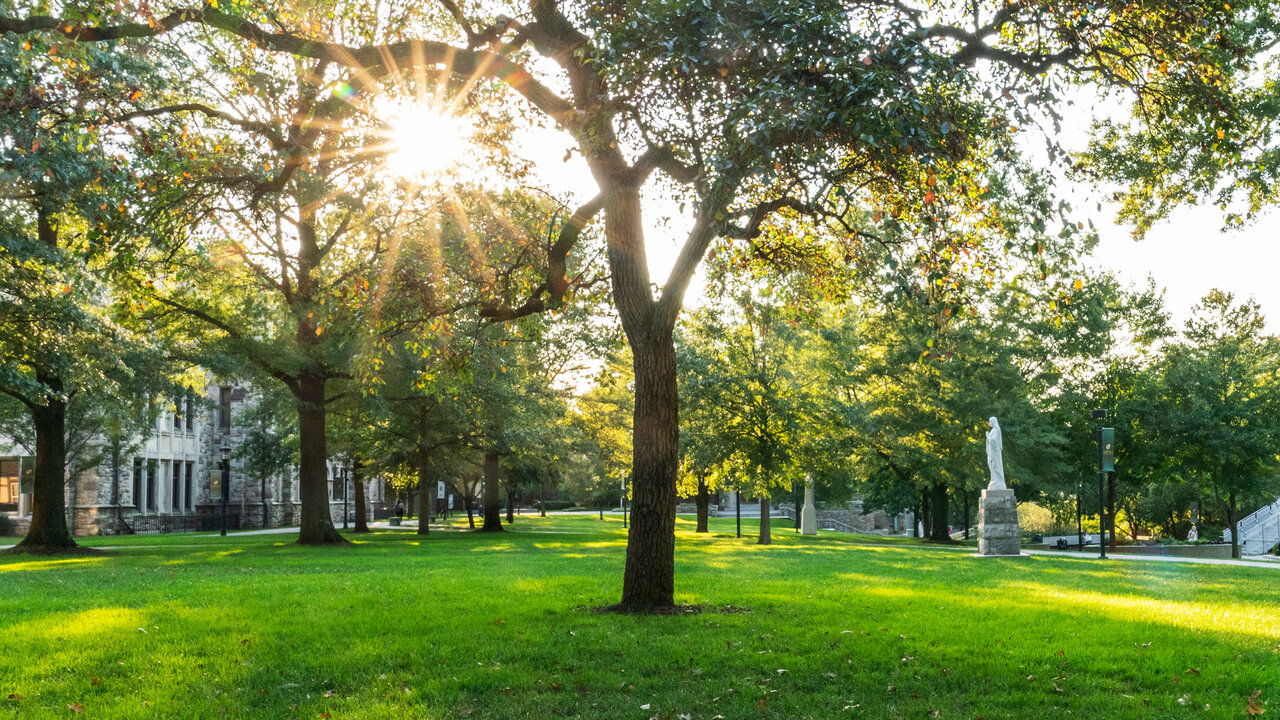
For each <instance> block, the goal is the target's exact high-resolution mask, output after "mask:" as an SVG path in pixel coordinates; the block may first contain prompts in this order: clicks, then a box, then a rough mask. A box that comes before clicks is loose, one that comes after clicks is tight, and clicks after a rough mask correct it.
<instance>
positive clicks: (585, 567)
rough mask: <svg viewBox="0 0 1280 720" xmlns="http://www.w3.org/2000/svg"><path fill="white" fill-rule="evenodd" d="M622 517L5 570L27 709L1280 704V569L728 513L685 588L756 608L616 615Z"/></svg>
mask: <svg viewBox="0 0 1280 720" xmlns="http://www.w3.org/2000/svg"><path fill="white" fill-rule="evenodd" d="M607 517H608V519H607V520H606V521H603V522H602V521H600V520H599V519H598V516H596V515H552V516H551V517H548V518H545V519H542V518H533V517H528V516H525V517H522V518H519V519H518V520H517V522H516V524H515V525H514V526H513V527H512V528H511V531H510V532H507V533H502V534H495V535H486V534H478V533H469V532H463V531H461V530H462V526H464V525H465V522H466V521H465V518H464V519H461V520H459V519H458V518H456V517H455V518H453V519H451V520H450V521H449V523H448V525H449V526H450V527H452V528H453V529H454V531H451V532H437V531H436V529H435V528H433V530H432V533H431V534H430V535H428V536H419V535H416V534H415V533H414V531H413V529H412V528H396V529H389V530H377V531H375V532H373V533H370V534H367V535H351V536H350V537H351V538H352V539H353V540H356V541H357V544H356V545H355V546H354V547H346V548H311V547H300V546H297V545H296V544H295V543H294V542H293V540H294V538H293V537H291V536H289V535H256V536H255V535H240V536H234V535H233V536H231V537H227V538H219V537H216V536H213V537H207V536H193V535H172V536H146V537H142V536H135V537H121V538H95V539H92V540H90V541H88V544H91V545H96V546H109V547H114V548H118V549H116V550H113V554H112V555H109V556H102V557H93V558H73V559H71V560H68V561H60V560H57V559H51V558H41V559H39V560H38V561H36V560H33V559H32V558H21V557H18V558H0V627H2V628H4V632H3V633H0V718H7V717H13V718H18V717H23V718H26V717H36V718H43V717H64V716H71V715H72V714H73V713H72V711H70V710H68V709H67V706H68V705H69V704H80V705H83V706H84V708H85V716H87V717H105V718H138V717H158V718H159V717H163V718H170V717H183V718H223V717H228V716H230V717H264V718H275V717H298V718H306V717H310V718H316V717H321V716H322V714H323V713H328V717H331V718H386V717H404V718H463V717H467V718H517V717H520V718H524V717H538V718H542V717H557V716H558V717H582V718H635V719H637V720H646V719H648V718H651V717H653V716H654V715H657V716H658V717H660V718H669V719H671V720H675V719H676V718H679V717H680V716H681V715H687V716H688V717H689V718H696V719H699V720H712V719H713V718H715V716H717V715H722V716H723V717H724V718H742V717H750V718H803V717H815V718H818V717H821V718H827V717H841V718H843V717H858V718H894V717H899V716H900V717H904V718H908V717H920V718H928V717H934V713H935V712H936V713H937V717H944V718H973V717H976V716H979V715H980V716H983V717H985V718H998V717H1007V718H1046V719H1053V720H1060V719H1061V718H1067V717H1091V718H1113V717H1134V718H1145V717H1153V718H1154V717H1160V718H1165V717H1175V718H1183V717H1185V718H1192V717H1195V718H1202V717H1210V718H1212V717H1220V718H1227V717H1231V718H1235V717H1239V716H1240V715H1241V714H1242V713H1243V712H1244V709H1245V707H1246V702H1247V698H1248V696H1249V694H1251V693H1252V692H1254V691H1255V690H1257V691H1261V694H1260V695H1259V702H1261V703H1262V705H1263V707H1270V705H1273V704H1275V703H1276V702H1277V699H1278V698H1280V643H1278V642H1277V637H1278V636H1280V620H1278V619H1277V618H1278V617H1280V614H1278V613H1277V610H1280V605H1278V601H1280V593H1277V592H1276V588H1277V587H1278V586H1280V569H1278V570H1268V569H1252V568H1236V567H1223V566H1211V565H1186V564H1176V563H1143V562H1131V561H1123V560H1112V561H1108V562H1099V561H1097V560H1094V559H1090V558H1080V557H1072V556H1062V557H1057V556H1051V557H1046V556H1035V557H1027V558H1019V559H1011V560H995V561H993V560H989V559H980V558H975V557H973V556H972V554H973V549H972V548H970V547H961V548H949V547H938V546H930V545H921V544H918V543H911V542H909V541H904V540H902V539H900V538H877V537H873V536H858V537H851V536H840V535H835V534H829V533H826V534H822V535H820V536H818V537H816V538H813V537H803V536H799V535H796V534H795V533H793V532H790V530H791V528H789V527H782V528H779V527H778V525H777V524H775V538H776V542H775V544H774V545H771V546H758V545H756V544H755V542H754V540H755V539H754V536H753V535H754V531H755V527H756V526H755V523H754V521H753V522H752V523H751V524H748V523H747V522H746V521H744V523H743V531H744V536H743V537H742V538H736V537H734V536H733V531H734V524H733V520H732V519H727V521H726V519H714V520H713V521H712V530H713V531H714V532H713V534H712V535H710V536H708V535H697V534H694V533H692V532H687V531H686V529H691V528H692V525H691V523H690V524H686V523H684V522H681V523H680V524H679V525H678V528H679V532H678V538H677V586H676V600H677V602H679V603H682V604H689V605H701V606H705V607H708V608H720V609H723V608H728V607H732V608H733V609H734V610H735V611H736V610H743V611H742V612H712V613H703V614H698V615H680V616H667V617H632V616H618V615H608V614H603V615H602V614H599V613H597V612H594V611H593V609H594V608H599V607H601V606H606V605H610V604H613V603H616V602H617V600H618V597H619V593H620V583H621V576H622V567H623V562H624V557H625V545H626V540H627V536H626V531H625V530H623V528H622V520H621V516H607ZM442 525H443V524H442ZM748 528H750V530H748ZM33 562H34V563H37V565H29V564H30V563H33ZM24 567H25V570H24ZM95 681H96V682H95ZM10 694H13V695H20V696H22V697H21V698H20V699H14V700H9V699H6V698H8V696H9V695H10ZM646 705H647V706H648V707H647V708H645V707H643V706H646ZM1206 706H1208V707H1206Z"/></svg>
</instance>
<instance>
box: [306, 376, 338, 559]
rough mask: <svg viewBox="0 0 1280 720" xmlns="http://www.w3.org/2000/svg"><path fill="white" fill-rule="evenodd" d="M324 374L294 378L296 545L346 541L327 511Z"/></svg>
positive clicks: (327, 468)
mask: <svg viewBox="0 0 1280 720" xmlns="http://www.w3.org/2000/svg"><path fill="white" fill-rule="evenodd" d="M324 386H325V378H324V377H323V376H317V375H315V374H312V373H303V374H302V375H301V376H300V377H299V378H298V383H297V387H298V390H297V393H296V399H297V404H298V449H299V460H298V494H299V497H300V499H301V501H302V502H301V505H302V522H301V523H300V525H301V526H300V527H299V530H298V544H300V545H331V544H346V543H347V539H346V538H344V537H342V535H340V534H339V533H338V531H337V530H336V529H334V527H333V517H332V516H331V515H330V511H329V466H328V450H327V447H326V442H325V397H324V391H325V387H324Z"/></svg>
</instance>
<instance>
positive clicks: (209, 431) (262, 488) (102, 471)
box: [0, 381, 385, 535]
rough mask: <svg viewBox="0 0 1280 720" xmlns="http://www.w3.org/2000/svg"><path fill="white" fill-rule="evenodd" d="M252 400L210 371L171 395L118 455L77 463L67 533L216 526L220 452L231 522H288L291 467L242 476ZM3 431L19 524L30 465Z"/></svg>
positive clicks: (379, 495) (372, 489)
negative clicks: (195, 391) (238, 454)
mask: <svg viewBox="0 0 1280 720" xmlns="http://www.w3.org/2000/svg"><path fill="white" fill-rule="evenodd" d="M253 401H254V396H253V394H252V393H251V392H250V391H249V390H248V389H247V388H245V387H243V386H240V385H235V384H222V383H219V382H217V381H210V383H209V385H208V386H207V387H206V388H205V393H204V397H203V398H196V397H194V396H192V397H186V398H182V399H179V400H169V401H167V402H165V403H164V404H163V407H162V409H161V411H160V412H159V414H158V415H157V417H156V421H155V426H154V427H152V428H150V429H149V430H148V432H147V434H146V436H145V437H142V438H137V439H136V440H135V441H134V442H132V443H127V445H126V446H127V447H128V448H129V449H130V451H129V452H128V453H127V454H122V456H121V457H118V458H116V457H113V456H112V454H111V453H105V454H104V456H103V458H102V461H101V462H100V463H99V464H98V465H97V467H93V468H88V469H86V470H83V471H80V472H77V473H75V474H74V475H73V476H72V477H70V478H68V481H67V487H66V497H67V514H68V518H67V519H68V523H69V524H70V526H71V528H72V533H73V534H75V535H97V534H103V535H112V534H119V533H127V532H142V533H151V532H182V531H192V530H217V529H219V528H220V527H221V526H222V513H223V503H222V501H221V498H222V495H221V487H222V476H223V473H222V466H221V461H222V458H223V457H224V455H225V456H226V457H229V458H230V469H229V482H228V485H229V488H230V492H229V493H228V496H227V502H226V516H227V527H228V528H229V529H248V528H267V527H281V526H289V525H296V524H297V521H298V514H299V508H300V506H299V498H298V483H297V471H296V468H291V469H290V470H289V471H288V472H286V473H282V474H280V475H277V476H274V477H250V476H249V474H248V473H246V472H245V471H244V469H243V468H242V467H241V463H240V461H239V460H237V459H236V458H235V457H234V455H235V450H236V448H237V447H238V446H239V443H241V442H242V441H243V439H244V435H245V428H244V427H243V426H242V425H241V424H240V423H238V422H237V418H238V417H240V413H242V412H243V411H244V410H245V409H246V408H247V407H249V406H250V404H251V403H252V402H253ZM33 464H34V458H32V457H29V456H25V455H24V454H23V453H22V449H21V447H20V446H19V445H18V444H17V443H15V442H13V441H12V440H11V439H6V438H0V512H7V513H9V514H10V516H11V517H13V518H15V519H16V521H17V525H18V531H19V533H22V532H25V526H26V523H27V522H28V521H29V517H30V508H31V496H30V494H29V493H30V477H29V476H30V470H31V468H32V467H33ZM349 478H350V472H349V469H348V468H346V467H343V464H342V463H341V462H340V461H339V460H338V459H336V458H335V459H333V460H331V462H330V463H329V497H330V503H329V507H330V512H331V514H332V517H333V521H334V524H335V525H337V526H339V527H341V525H342V521H343V515H344V511H345V513H346V515H347V517H348V518H349V519H351V520H354V518H355V504H354V501H353V500H352V499H351V497H350V492H351V489H350V480H349ZM365 494H366V499H367V500H368V503H367V505H366V511H367V514H368V517H369V518H370V519H371V518H372V516H373V511H374V509H375V508H377V507H381V506H382V505H384V504H385V499H384V495H385V493H384V490H383V483H382V482H381V481H380V480H378V479H376V478H374V479H371V481H369V482H368V483H367V484H366V493H365Z"/></svg>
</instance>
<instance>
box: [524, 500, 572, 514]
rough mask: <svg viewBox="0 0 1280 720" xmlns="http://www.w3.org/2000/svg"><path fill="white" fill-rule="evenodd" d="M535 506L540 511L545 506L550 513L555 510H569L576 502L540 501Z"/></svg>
mask: <svg viewBox="0 0 1280 720" xmlns="http://www.w3.org/2000/svg"><path fill="white" fill-rule="evenodd" d="M533 505H534V507H536V508H538V509H539V510H541V509H542V506H543V505H545V506H546V509H547V511H548V512H550V511H554V510H568V509H569V508H571V507H573V506H574V502H573V501H572V500H539V501H538V502H536V503H534V504H533Z"/></svg>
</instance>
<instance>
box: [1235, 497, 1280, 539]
mask: <svg viewBox="0 0 1280 720" xmlns="http://www.w3.org/2000/svg"><path fill="white" fill-rule="evenodd" d="M1277 514H1280V500H1276V501H1275V502H1273V503H1271V504H1270V505H1267V506H1266V507H1263V508H1259V509H1258V510H1257V511H1255V512H1253V513H1250V515H1249V516H1248V517H1246V518H1245V519H1243V520H1241V521H1240V522H1238V523H1236V526H1237V527H1238V528H1240V537H1244V536H1245V535H1247V534H1248V533H1249V531H1250V530H1252V529H1253V528H1255V527H1257V526H1259V525H1263V524H1264V523H1266V522H1267V521H1269V520H1274V519H1275V516H1276V515H1277ZM1264 527H1270V526H1269V525H1264Z"/></svg>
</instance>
